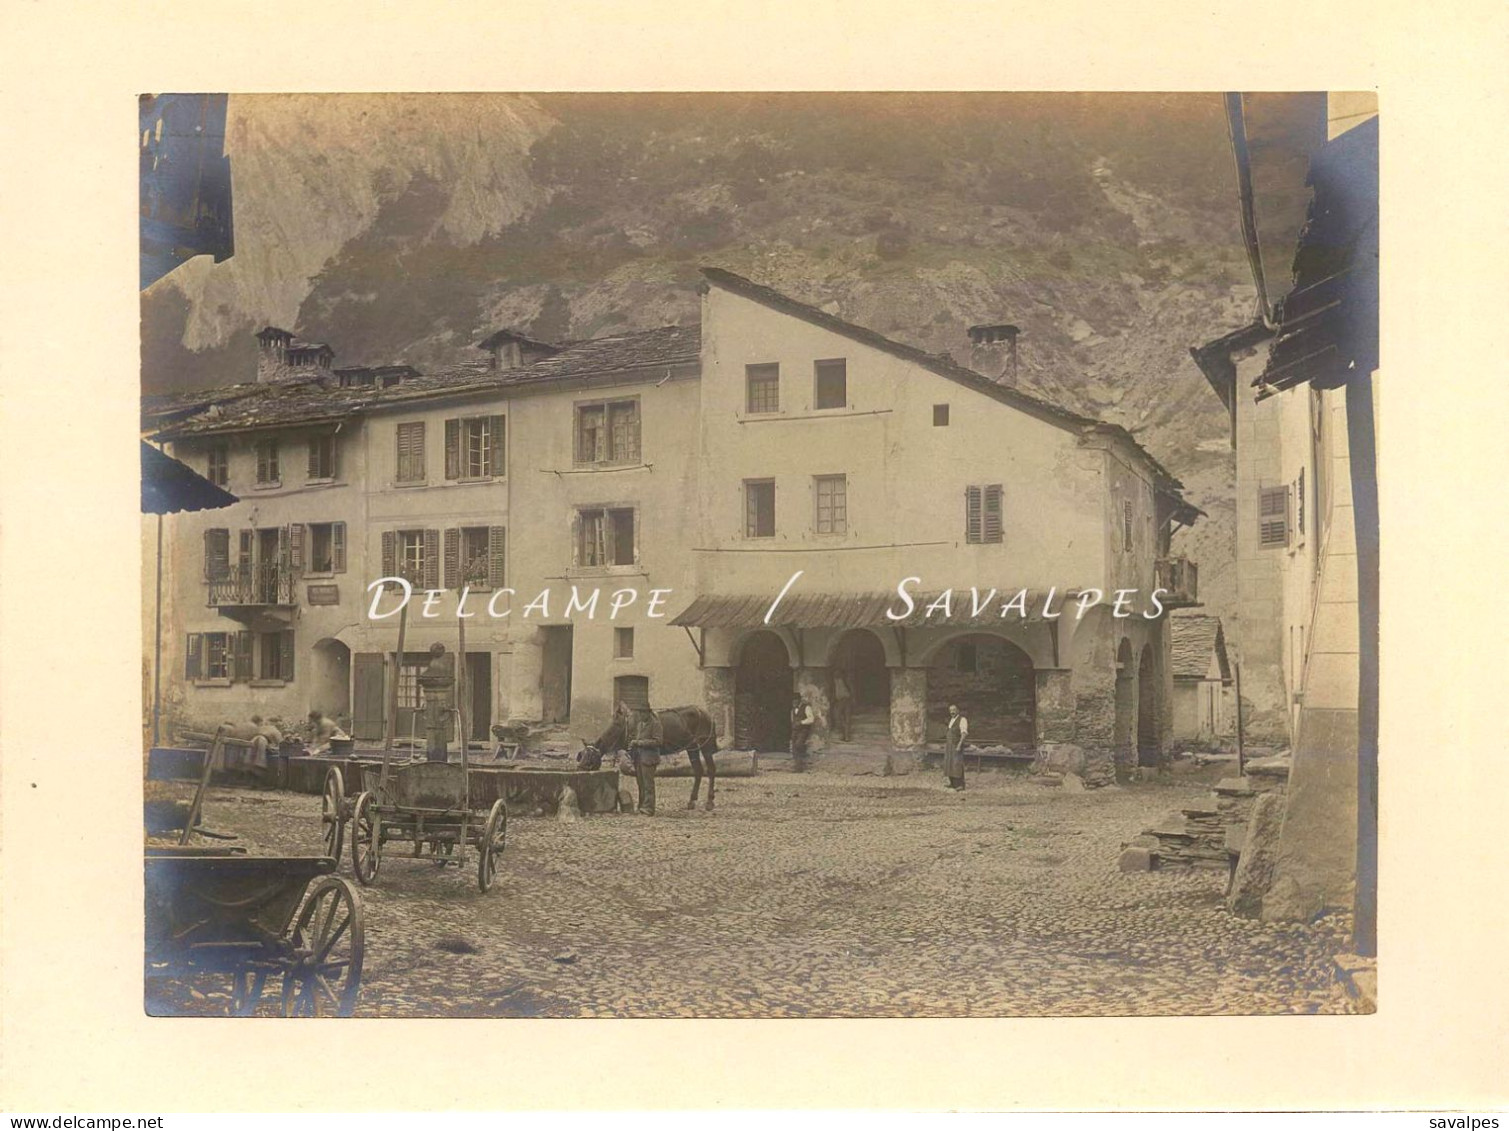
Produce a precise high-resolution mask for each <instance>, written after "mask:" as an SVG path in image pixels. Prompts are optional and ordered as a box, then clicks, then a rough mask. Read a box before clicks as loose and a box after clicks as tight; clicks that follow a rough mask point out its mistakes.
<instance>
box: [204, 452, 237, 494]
mask: <svg viewBox="0 0 1509 1131" xmlns="http://www.w3.org/2000/svg"><path fill="white" fill-rule="evenodd" d="M207 462H208V468H207V470H206V472H205V477H206V478H207V479H209V481H210V482H211V483H213V484H214V485H215V486H216V487H224V486H225V485H226V484H228V483H229V482H230V481H231V449H230V445H229V444H226V443H224V442H222V443H218V444H211V445H210V451H209V459H208V461H207Z"/></svg>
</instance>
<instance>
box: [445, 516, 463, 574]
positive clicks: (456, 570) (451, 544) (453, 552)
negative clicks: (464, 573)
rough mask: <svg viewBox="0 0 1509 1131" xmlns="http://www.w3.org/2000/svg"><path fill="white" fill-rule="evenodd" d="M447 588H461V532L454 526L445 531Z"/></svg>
mask: <svg viewBox="0 0 1509 1131" xmlns="http://www.w3.org/2000/svg"><path fill="white" fill-rule="evenodd" d="M445 587H446V588H447V589H460V588H461V531H459V530H457V529H456V528H455V527H454V526H449V527H446V531H445Z"/></svg>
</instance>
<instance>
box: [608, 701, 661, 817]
mask: <svg viewBox="0 0 1509 1131" xmlns="http://www.w3.org/2000/svg"><path fill="white" fill-rule="evenodd" d="M618 710H619V712H620V713H621V714H623V715H624V716H625V717H626V718H625V723H624V736H625V739H626V745H627V746H628V748H629V756H630V757H631V758H633V759H634V779H635V784H637V785H638V786H639V815H640V816H641V817H653V816H654V815H655V772H656V770H657V769H658V768H659V766H660V751H661V748H662V746H663V745H664V743H665V738H664V732H663V731H662V728H661V725H660V717H659V716H658V715H656V714H655V712H654V711H652V710H650V709H649V708H640V709H638V710H635V709H633V708H631V707H629V706H628V705H627V704H624V703H620V704H619V705H618Z"/></svg>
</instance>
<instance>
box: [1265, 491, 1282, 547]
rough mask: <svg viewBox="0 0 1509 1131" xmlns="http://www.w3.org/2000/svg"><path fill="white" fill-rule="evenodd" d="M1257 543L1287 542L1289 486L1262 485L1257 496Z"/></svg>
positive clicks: (1275, 543) (1268, 544)
mask: <svg viewBox="0 0 1509 1131" xmlns="http://www.w3.org/2000/svg"><path fill="white" fill-rule="evenodd" d="M1258 504H1259V505H1258V545H1259V546H1262V547H1269V546H1287V545H1288V544H1289V488H1288V487H1287V486H1283V487H1264V488H1262V489H1261V492H1260V494H1259V498H1258Z"/></svg>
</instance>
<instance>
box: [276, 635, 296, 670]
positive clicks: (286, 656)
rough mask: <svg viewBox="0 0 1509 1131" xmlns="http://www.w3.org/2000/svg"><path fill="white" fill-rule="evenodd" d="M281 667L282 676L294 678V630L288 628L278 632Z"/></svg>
mask: <svg viewBox="0 0 1509 1131" xmlns="http://www.w3.org/2000/svg"><path fill="white" fill-rule="evenodd" d="M278 638H279V639H278V652H279V664H278V666H279V669H280V670H281V672H282V675H281V677H280V678H282V679H286V680H292V679H293V631H292V630H291V629H290V630H287V631H284V632H280V633H278Z"/></svg>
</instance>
